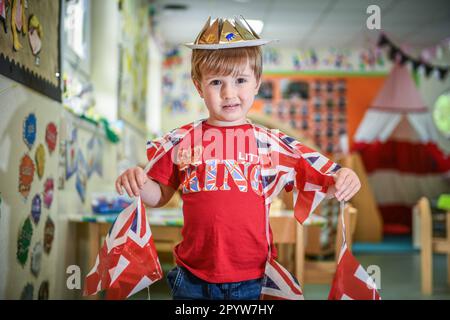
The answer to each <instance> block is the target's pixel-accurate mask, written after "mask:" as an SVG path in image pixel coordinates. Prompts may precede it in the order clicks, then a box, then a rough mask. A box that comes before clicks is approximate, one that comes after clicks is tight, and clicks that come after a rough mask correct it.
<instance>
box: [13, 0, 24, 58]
mask: <svg viewBox="0 0 450 320" xmlns="http://www.w3.org/2000/svg"><path fill="white" fill-rule="evenodd" d="M11 29H12V33H13V47H14V50H16V51H19V50H20V49H22V45H21V44H20V41H19V34H20V32H22V33H23V34H27V32H28V26H27V24H26V23H25V0H12V10H11Z"/></svg>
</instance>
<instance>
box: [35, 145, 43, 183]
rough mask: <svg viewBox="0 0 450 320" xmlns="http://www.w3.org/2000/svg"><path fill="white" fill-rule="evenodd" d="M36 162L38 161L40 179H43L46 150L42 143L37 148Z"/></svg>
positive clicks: (37, 167)
mask: <svg viewBox="0 0 450 320" xmlns="http://www.w3.org/2000/svg"><path fill="white" fill-rule="evenodd" d="M34 160H35V161H36V169H37V170H36V171H37V175H38V177H39V179H42V177H43V176H44V169H45V148H44V145H43V144H42V143H40V144H39V145H38V147H37V148H36V153H35V155H34Z"/></svg>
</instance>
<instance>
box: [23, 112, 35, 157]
mask: <svg viewBox="0 0 450 320" xmlns="http://www.w3.org/2000/svg"><path fill="white" fill-rule="evenodd" d="M35 140H36V115H35V114H34V113H30V114H29V115H28V116H27V117H26V118H25V120H24V122H23V141H25V144H26V145H27V147H28V149H30V150H31V148H32V147H33V144H34V141H35Z"/></svg>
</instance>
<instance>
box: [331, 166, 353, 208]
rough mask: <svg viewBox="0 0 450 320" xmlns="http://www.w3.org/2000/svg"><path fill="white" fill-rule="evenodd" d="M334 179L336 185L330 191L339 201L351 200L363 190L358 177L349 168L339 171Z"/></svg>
mask: <svg viewBox="0 0 450 320" xmlns="http://www.w3.org/2000/svg"><path fill="white" fill-rule="evenodd" d="M333 177H334V181H335V185H334V186H333V188H332V190H330V191H331V192H333V193H334V196H335V197H336V199H337V200H339V201H342V200H345V201H348V200H350V199H351V198H352V197H353V196H354V195H355V194H356V193H357V192H358V191H359V189H360V188H361V182H360V181H359V178H358V176H357V175H356V173H355V172H354V171H353V170H351V169H349V168H341V169H339V170H338V171H337V172H336V174H335V175H334V176H333Z"/></svg>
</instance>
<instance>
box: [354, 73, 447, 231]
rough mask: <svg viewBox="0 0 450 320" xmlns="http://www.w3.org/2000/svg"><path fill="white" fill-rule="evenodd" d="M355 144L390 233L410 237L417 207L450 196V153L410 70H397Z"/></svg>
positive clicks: (377, 100) (356, 135)
mask: <svg viewBox="0 0 450 320" xmlns="http://www.w3.org/2000/svg"><path fill="white" fill-rule="evenodd" d="M354 140H355V144H354V150H355V151H358V152H359V153H360V154H361V157H362V159H363V162H364V165H365V167H366V170H367V172H368V174H369V181H370V183H371V185H372V188H373V190H374V193H375V198H376V200H377V203H378V205H379V208H380V211H381V214H382V216H383V221H384V232H385V233H396V234H399V233H409V232H410V231H411V217H412V211H411V210H412V206H413V205H414V204H415V203H416V201H417V200H418V199H419V198H420V197H421V196H427V197H431V198H433V197H437V196H438V195H439V194H441V193H443V192H446V191H447V192H448V191H449V190H450V181H449V173H450V157H449V152H450V148H449V146H448V145H445V143H444V144H442V143H441V141H442V137H440V135H439V133H438V131H437V130H436V127H435V125H434V123H433V119H432V116H431V113H430V112H429V109H428V108H427V107H426V106H425V104H424V102H423V100H422V98H421V96H420V94H419V92H418V90H417V88H416V86H415V84H414V81H413V79H412V77H411V75H410V72H409V71H408V69H407V68H406V67H402V66H400V65H394V67H393V68H392V71H391V73H390V75H389V76H388V78H387V79H386V81H385V83H384V85H383V87H382V89H381V91H380V92H379V93H378V95H377V97H376V98H375V100H374V101H373V103H372V106H371V108H370V109H369V110H368V111H367V112H366V114H365V116H364V119H363V120H362V122H361V124H360V126H359V128H358V130H357V131H356V134H355V137H354ZM447 142H448V141H447Z"/></svg>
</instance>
